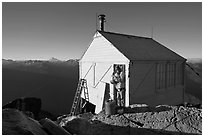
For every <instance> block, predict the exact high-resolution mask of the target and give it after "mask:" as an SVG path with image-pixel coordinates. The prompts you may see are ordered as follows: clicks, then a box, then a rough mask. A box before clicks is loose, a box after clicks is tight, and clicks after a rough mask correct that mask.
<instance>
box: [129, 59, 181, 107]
mask: <svg viewBox="0 0 204 137" xmlns="http://www.w3.org/2000/svg"><path fill="white" fill-rule="evenodd" d="M155 71H156V63H154V62H153V63H137V62H134V63H133V65H130V104H137V103H139V104H141V103H145V104H148V105H150V106H156V105H159V104H169V105H175V104H179V103H182V101H183V99H182V97H183V89H184V86H183V85H179V86H175V87H171V88H167V89H164V90H163V91H160V92H157V91H156V88H155V85H156V83H155V80H156V79H155V76H156V75H155V74H156V73H155Z"/></svg>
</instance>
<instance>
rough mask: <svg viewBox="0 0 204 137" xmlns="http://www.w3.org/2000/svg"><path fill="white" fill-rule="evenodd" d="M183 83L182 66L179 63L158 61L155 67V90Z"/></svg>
mask: <svg viewBox="0 0 204 137" xmlns="http://www.w3.org/2000/svg"><path fill="white" fill-rule="evenodd" d="M182 84H183V67H182V64H181V63H180V64H179V63H158V64H157V67H156V90H162V89H165V88H169V87H174V86H176V85H182Z"/></svg>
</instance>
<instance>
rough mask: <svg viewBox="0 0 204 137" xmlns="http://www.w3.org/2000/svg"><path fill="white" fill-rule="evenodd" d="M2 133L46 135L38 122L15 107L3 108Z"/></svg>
mask: <svg viewBox="0 0 204 137" xmlns="http://www.w3.org/2000/svg"><path fill="white" fill-rule="evenodd" d="M2 134H3V135H46V134H47V133H46V132H45V131H44V130H43V129H42V126H41V125H40V123H39V122H38V121H36V120H34V119H32V118H30V117H28V116H26V115H25V114H24V113H22V112H21V111H19V110H17V109H3V111H2Z"/></svg>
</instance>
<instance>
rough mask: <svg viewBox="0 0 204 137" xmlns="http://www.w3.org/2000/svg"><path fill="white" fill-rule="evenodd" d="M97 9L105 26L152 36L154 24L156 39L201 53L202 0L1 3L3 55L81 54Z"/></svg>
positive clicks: (183, 53) (193, 53) (45, 56)
mask: <svg viewBox="0 0 204 137" xmlns="http://www.w3.org/2000/svg"><path fill="white" fill-rule="evenodd" d="M96 13H98V14H100V13H103V14H105V15H106V24H105V31H110V32H116V33H123V34H132V35H136V36H144V37H151V32H152V27H153V39H154V40H156V41H158V42H159V43H161V44H162V45H164V46H166V47H167V48H169V49H171V50H173V51H175V52H176V53H178V54H179V55H181V56H183V57H184V58H202V3H201V2H180V3H177V2H176V3H175V2H172V3H170V2H163V3H162V2H144V3H142V2H125V3H121V2H82V3H81V2H77V3H74V2H59V3H58V2H3V3H2V58H4V59H12V60H48V59H50V58H52V57H54V58H57V59H59V60H68V59H79V58H80V57H81V56H82V54H83V53H84V52H85V50H86V49H87V47H88V46H89V44H90V42H91V40H92V38H93V35H94V33H95V31H96ZM97 22H98V21H97ZM97 28H98V27H97Z"/></svg>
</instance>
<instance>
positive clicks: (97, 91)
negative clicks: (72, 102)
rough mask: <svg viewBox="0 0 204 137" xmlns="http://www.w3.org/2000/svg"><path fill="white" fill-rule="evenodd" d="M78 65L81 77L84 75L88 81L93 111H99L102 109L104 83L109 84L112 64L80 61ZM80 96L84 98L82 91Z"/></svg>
mask: <svg viewBox="0 0 204 137" xmlns="http://www.w3.org/2000/svg"><path fill="white" fill-rule="evenodd" d="M80 66H81V70H82V78H84V76H85V75H86V77H85V79H86V80H87V83H88V93H89V100H90V102H91V103H93V104H94V105H96V110H95V113H99V112H100V111H101V110H102V106H103V102H104V93H105V85H106V83H109V84H110V80H111V74H112V72H113V67H112V66H113V65H112V64H111V63H92V62H81V65H80ZM90 68H91V69H90ZM87 72H88V73H87ZM94 80H95V81H94ZM93 83H95V85H94V84H93ZM81 97H83V98H84V95H83V93H82V95H81Z"/></svg>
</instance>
